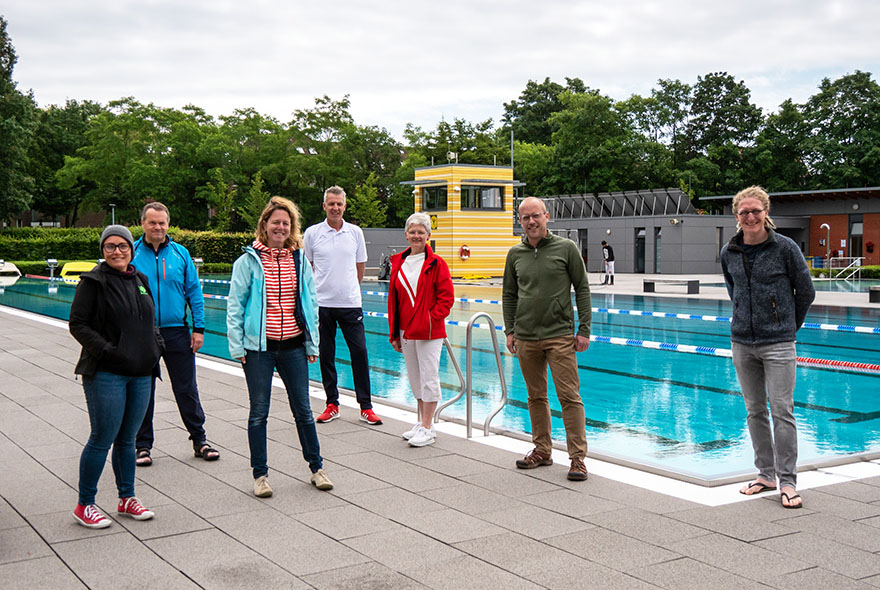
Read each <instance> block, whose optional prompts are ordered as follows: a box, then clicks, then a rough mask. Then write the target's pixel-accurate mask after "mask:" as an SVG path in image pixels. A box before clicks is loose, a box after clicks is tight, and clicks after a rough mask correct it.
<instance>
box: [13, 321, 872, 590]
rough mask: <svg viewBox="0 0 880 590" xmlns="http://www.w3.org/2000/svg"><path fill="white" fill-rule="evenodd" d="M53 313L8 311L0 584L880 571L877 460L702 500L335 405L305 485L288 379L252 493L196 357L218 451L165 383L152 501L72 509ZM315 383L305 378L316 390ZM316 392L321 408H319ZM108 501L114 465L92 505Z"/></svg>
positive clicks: (61, 354) (66, 412) (742, 580)
mask: <svg viewBox="0 0 880 590" xmlns="http://www.w3.org/2000/svg"><path fill="white" fill-rule="evenodd" d="M78 354H79V346H78V345H77V344H76V342H75V341H74V340H73V338H71V337H70V335H69V334H68V333H67V331H66V330H65V329H63V328H60V327H58V326H53V325H47V324H45V323H40V322H36V321H33V320H31V319H27V318H22V317H17V316H14V315H10V314H8V313H4V312H3V311H2V310H0V466H2V468H0V588H3V589H4V590H12V589H17V588H27V589H32V588H50V589H55V588H59V589H61V588H95V589H101V588H108V589H111V588H112V589H117V588H162V589H166V588H255V587H260V588H321V589H331V588H351V589H355V588H356V589H381V588H393V589H410V588H412V589H416V588H443V589H447V588H466V589H479V588H493V589H494V588H511V589H515V588H565V589H572V588H611V589H614V588H627V589H628V588H635V589H638V588H676V589H678V588H737V589H740V588H798V589H804V588H835V589H836V588H878V587H880V478H873V479H863V480H859V481H854V482H849V483H844V484H838V485H834V486H825V487H822V488H818V489H812V490H807V491H806V492H804V493H803V496H804V502H805V508H804V509H802V510H784V509H782V508H781V506H780V505H779V503H778V499H776V498H775V497H772V496H770V495H768V496H767V497H763V498H760V499H754V500H750V501H747V502H741V503H737V504H729V505H725V506H719V507H707V506H703V505H700V504H696V503H691V502H686V501H683V500H680V499H677V498H672V497H669V496H665V495H662V494H657V493H654V492H650V491H646V490H644V489H642V488H635V487H631V486H628V485H626V484H622V483H619V482H614V481H611V480H607V479H603V478H600V477H597V476H595V475H593V476H591V477H590V480H588V481H587V482H584V483H576V484H573V483H572V482H568V481H566V480H565V473H566V466H562V465H554V466H552V467H547V468H542V469H539V470H535V471H528V472H525V471H520V470H517V469H516V468H515V467H514V460H515V459H516V458H517V457H516V456H515V455H513V454H512V453H509V452H507V451H503V450H500V449H497V448H493V447H490V446H486V445H481V444H478V443H476V442H473V441H467V440H463V439H459V438H455V437H452V436H448V435H443V434H441V435H440V436H439V438H438V440H437V443H436V444H435V445H434V446H431V447H426V448H423V449H413V448H410V447H408V446H407V445H406V443H405V442H404V441H403V440H402V439H401V438H400V434H399V433H400V432H403V431H404V430H406V429H407V428H408V427H409V424H406V423H404V422H401V421H396V420H390V419H388V420H386V422H385V424H384V425H383V426H379V427H371V426H368V425H366V424H364V423H362V422H360V421H358V420H357V415H356V412H355V411H353V410H349V409H347V408H343V413H342V418H341V419H340V420H338V421H335V422H332V423H330V424H323V425H318V431H319V436H320V441H321V446H322V454H323V455H324V457H325V468H326V470H327V473H328V475H329V476H330V477H331V479H332V480H333V481H334V483H335V484H336V487H335V489H334V490H333V491H331V492H329V493H327V492H320V491H318V490H316V489H315V488H314V487H313V486H311V485H310V484H309V472H308V468H307V466H306V463H305V462H304V461H303V459H302V456H301V455H300V451H299V446H298V442H297V438H296V433H295V429H294V427H293V424H292V418H291V417H290V413H289V409H288V408H287V405H286V403H285V398H284V395H283V393H282V392H281V390H276V391H275V393H274V394H273V405H272V412H271V416H270V421H269V439H270V440H269V463H270V481H271V482H272V486H273V487H274V489H275V495H274V496H273V497H271V498H267V499H257V498H255V497H254V496H253V493H252V481H253V480H252V478H251V474H250V467H249V461H248V447H247V434H246V426H247V424H246V423H247V405H248V402H247V393H246V389H245V385H244V379H243V377H241V376H237V375H230V374H227V373H224V372H220V371H212V370H209V369H205V368H202V367H200V368H199V385H200V389H201V392H202V403H203V405H204V408H205V413H206V415H207V423H206V428H207V432H208V435H209V439H210V441H211V443H212V444H213V445H214V446H215V447H217V448H218V449H219V450H220V451H221V453H222V458H221V459H220V461H217V462H213V463H207V462H204V461H202V460H200V459H196V458H194V457H193V453H192V449H191V446H190V444H189V441H188V440H187V435H186V431H185V430H184V429H183V427H182V424H181V423H180V418H179V416H178V414H177V408H176V406H175V404H174V402H173V398H172V396H171V393H170V389H169V387H168V384H167V383H164V382H163V383H160V385H159V389H158V391H157V402H156V420H155V427H156V445H155V449H154V458H155V464H154V465H153V466H152V467H149V468H138V472H137V482H136V488H137V494H138V496H139V497H140V498H141V500H142V501H143V502H144V504H145V505H147V506H149V507H150V508H152V509H154V510H155V512H156V517H155V518H154V519H153V520H149V521H144V522H137V521H130V520H118V521H117V520H115V519H114V523H113V525H112V526H111V527H109V528H107V529H103V530H99V531H93V530H88V529H84V528H82V527H80V526H79V525H77V524H76V523H75V522H74V520H73V518H72V516H71V512H72V510H73V507H74V504H75V502H76V484H77V477H78V458H79V453H80V451H81V450H82V446H83V444H84V443H85V441H86V439H87V438H88V434H89V424H88V415H87V413H86V409H85V403H84V398H83V394H82V388H81V385H80V383H79V382H77V381H75V380H74V375H73V366H74V363H75V361H76V359H77V357H78ZM315 392H316V393H317V389H315ZM322 406H323V404H322V403H321V400H320V398H319V397H315V398H314V399H313V409H315V410H318V411H320V410H321V409H322ZM115 502H116V493H115V485H114V482H113V473H112V469H111V468H110V466H109V465H107V467H106V468H105V470H104V474H103V476H102V479H101V482H100V484H99V492H98V504H99V506H100V507H101V508H103V509H104V510H106V511H109V512H110V513H111V514H112V513H114V512H115V511H114V510H113V507H114V505H115Z"/></svg>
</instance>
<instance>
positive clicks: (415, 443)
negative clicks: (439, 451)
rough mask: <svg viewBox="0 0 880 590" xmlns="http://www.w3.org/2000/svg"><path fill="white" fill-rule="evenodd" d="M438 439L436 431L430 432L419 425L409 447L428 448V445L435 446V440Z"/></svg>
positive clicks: (431, 430)
mask: <svg viewBox="0 0 880 590" xmlns="http://www.w3.org/2000/svg"><path fill="white" fill-rule="evenodd" d="M435 437H436V433H435V432H434V429H433V428H432V429H430V430H428V429H427V428H425V427H424V426H422V425H421V424H419V426H418V429H417V430H416V433H415V434H414V435H413V436H412V437H411V438H410V439H409V446H411V447H426V446H428V445H432V444H434V438H435Z"/></svg>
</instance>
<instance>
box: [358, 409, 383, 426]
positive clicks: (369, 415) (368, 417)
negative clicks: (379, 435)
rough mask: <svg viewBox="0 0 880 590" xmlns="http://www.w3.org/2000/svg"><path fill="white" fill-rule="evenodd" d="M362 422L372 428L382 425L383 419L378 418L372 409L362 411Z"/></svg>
mask: <svg viewBox="0 0 880 590" xmlns="http://www.w3.org/2000/svg"><path fill="white" fill-rule="evenodd" d="M361 422H366V423H367V424H369V425H370V426H378V425H379V424H382V418H380V417H379V416H377V415H376V412H374V411H373V410H372V409H369V410H361Z"/></svg>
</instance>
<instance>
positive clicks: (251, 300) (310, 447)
mask: <svg viewBox="0 0 880 590" xmlns="http://www.w3.org/2000/svg"><path fill="white" fill-rule="evenodd" d="M299 220H300V215H299V209H297V208H296V205H294V204H293V203H292V202H291V201H288V200H287V199H285V198H282V197H272V198H271V199H270V200H269V204H268V205H266V207H265V209H263V212H262V213H261V214H260V219H259V222H258V223H257V231H256V237H257V239H256V240H254V242H253V244H252V245H250V246H246V247H245V248H244V254H242V255H241V256H240V257H239V258H238V260H236V261H235V264H233V266H232V281H231V285H230V288H229V299H228V301H227V312H226V332H227V339H228V341H229V355H230V356H231V357H232V358H234V359H237V360H239V361H241V366H242V369H244V376H245V380H246V381H247V388H248V396H249V397H250V406H251V409H250V415H249V416H248V445H249V447H250V453H251V468H252V469H253V475H254V494H255V495H256V496H257V497H259V498H268V497H269V496H271V495H272V488H271V486H269V479H268V474H269V467H268V465H267V460H268V459H267V454H266V422H267V421H268V418H269V401H270V399H271V396H272V376H273V374H274V371H275V369H276V368H277V369H278V374H279V375H280V376H281V380H282V381H283V382H284V387H285V388H286V389H287V401H288V403H289V404H290V410H291V412H292V413H293V419H294V421H295V422H296V433H297V435H298V437H299V444H300V447H301V448H302V455H303V458H304V459H305V460H306V461H307V462H308V464H309V469H310V470H311V472H312V478H311V482H312V485H314V486H315V487H317V488H318V489H319V490H331V489H333V483H332V482H331V481H330V479H329V478H328V477H327V474H326V473H324V469H323V467H324V464H323V459H322V458H321V447H320V445H319V444H318V432H317V430H316V429H315V420H314V418H313V417H312V408H311V406H310V405H309V367H308V363H314V362H315V361H316V360H317V359H318V356H317V355H318V331H317V330H318V309H317V307H316V301H315V300H316V295H315V283H314V281H313V280H312V267H311V265H310V264H309V261H308V260H306V257H305V256H304V255H303V251H302V248H301V246H302V234H301V230H300V221H299Z"/></svg>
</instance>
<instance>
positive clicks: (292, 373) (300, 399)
mask: <svg viewBox="0 0 880 590" xmlns="http://www.w3.org/2000/svg"><path fill="white" fill-rule="evenodd" d="M245 361H246V362H245V363H244V365H242V367H243V368H244V376H245V380H246V381H247V387H248V396H249V397H250V402H251V411H250V415H249V416H248V446H249V447H250V451H251V468H253V471H254V479H256V478H258V477H260V476H262V475H266V474H267V473H268V472H269V467H268V465H267V464H266V462H267V460H268V459H267V456H266V421H267V420H268V418H269V401H270V400H271V397H272V377H273V372H274V370H275V369H276V368H277V369H278V374H279V375H280V376H281V380H282V381H283V382H284V387H285V388H286V389H287V401H288V403H289V404H290V410H291V412H293V419H294V421H295V422H296V433H297V435H298V436H299V444H300V446H301V447H302V454H303V458H304V459H305V460H306V461H308V463H309V469H310V470H311V471H312V473H314V472H316V471H317V470H318V469H321V467H322V466H323V461H322V459H321V447H320V445H319V444H318V431H317V430H316V429H315V420H314V418H313V417H312V407H311V405H310V404H309V365H308V361H307V360H306V350H305V347H304V346H298V347H296V348H293V349H289V350H277V351H272V350H269V351H266V352H257V351H253V350H246V351H245Z"/></svg>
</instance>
